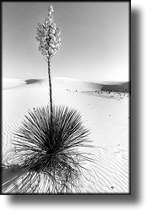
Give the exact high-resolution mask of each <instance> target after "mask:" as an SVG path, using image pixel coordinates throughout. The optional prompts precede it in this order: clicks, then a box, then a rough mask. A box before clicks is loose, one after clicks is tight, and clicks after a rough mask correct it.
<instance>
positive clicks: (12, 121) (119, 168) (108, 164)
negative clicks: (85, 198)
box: [2, 78, 129, 193]
mask: <svg viewBox="0 0 146 210" xmlns="http://www.w3.org/2000/svg"><path fill="white" fill-rule="evenodd" d="M17 81H18V80H17ZM21 82H23V83H21ZM14 83H15V88H13V87H14V84H10V83H9V85H8V86H9V89H8V88H5V89H4V91H3V141H2V146H3V147H2V152H3V162H4V163H5V162H6V161H8V160H7V154H8V152H9V151H10V150H11V149H12V147H13V145H12V139H13V133H14V132H15V130H16V129H17V128H18V127H19V125H20V123H21V122H22V120H23V118H24V115H25V114H26V113H27V111H28V109H33V107H39V106H44V105H46V104H47V103H48V101H49V91H48V86H49V84H48V80H47V79H44V78H42V79H36V80H35V79H32V80H25V81H23V80H22V81H21V80H20V81H18V84H23V85H21V86H20V85H19V87H18V85H17V87H16V83H17V82H16V80H14ZM24 84H25V85H24ZM118 84H119V83H118ZM118 84H114V85H116V87H118ZM105 85H108V86H109V84H96V83H90V82H83V81H75V80H69V79H63V78H53V101H54V103H55V104H58V105H67V106H69V107H73V108H76V109H77V110H78V111H79V112H80V113H81V115H82V121H83V123H84V125H85V126H86V127H88V128H89V130H90V136H89V137H90V139H91V140H92V142H93V145H94V146H95V148H94V149H91V150H90V149H88V152H91V153H92V155H93V156H94V160H95V163H93V164H91V163H90V164H87V165H86V168H88V169H89V170H90V172H91V173H90V174H84V176H83V177H82V183H81V185H80V186H79V189H78V190H79V192H91V193H128V192H129V165H128V163H129V108H128V107H129V97H127V96H126V97H123V98H121V100H118V97H117V93H116V92H115V93H114V96H115V97H114V100H113V99H111V98H105V97H102V94H101V97H99V95H98V97H97V96H96V95H94V94H93V95H92V94H88V93H86V92H88V91H90V92H92V91H95V90H97V88H98V90H99V94H100V91H101V90H103V88H105ZM112 85H113V83H112ZM122 85H124V84H119V87H118V89H116V90H117V91H119V90H120V91H121V86H122ZM8 86H7V87H8ZM5 87H6V86H5ZM10 87H12V88H10ZM112 87H113V86H112ZM114 87H115V86H114ZM110 88H111V87H110ZM124 88H125V86H124ZM5 90H6V91H5ZM69 90H70V91H69ZM76 90H77V92H76ZM82 91H83V92H82ZM112 91H113V92H114V91H115V89H114V90H113V89H112ZM85 177H86V178H85Z"/></svg>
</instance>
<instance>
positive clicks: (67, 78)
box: [1, 1, 131, 195]
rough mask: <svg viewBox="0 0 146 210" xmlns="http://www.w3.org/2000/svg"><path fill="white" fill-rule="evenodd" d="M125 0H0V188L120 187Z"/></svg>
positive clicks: (125, 155)
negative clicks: (0, 103) (0, 72)
mask: <svg viewBox="0 0 146 210" xmlns="http://www.w3.org/2000/svg"><path fill="white" fill-rule="evenodd" d="M129 46H130V1H123V2H122V1H107V2H106V1H95V2H90V1H87V2H86V1H85V2H72V1H70V2H53V1H52V2H51V1H50V2H49V1H48V2H41V1H36V2H35V1H34V2H23V1H21V2H13V1H11V2H10V1H8V2H2V138H1V148H2V149H1V150H2V151H1V153H2V157H1V159H2V160H1V164H2V172H1V173H2V174H1V175H2V186H1V191H2V192H1V193H2V194H4V195H5V194H6V195H7V194H8V195H11V194H14V195H15V194H30V195H31V194H79V195H80V194H97V195H98V194H123V195H125V194H130V164H131V162H130V49H129V48H130V47H129Z"/></svg>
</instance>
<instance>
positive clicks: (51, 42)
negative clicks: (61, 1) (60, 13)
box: [36, 6, 61, 58]
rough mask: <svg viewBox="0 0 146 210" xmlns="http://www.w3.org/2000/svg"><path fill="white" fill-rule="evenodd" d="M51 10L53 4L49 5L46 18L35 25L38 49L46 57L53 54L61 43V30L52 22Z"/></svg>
mask: <svg viewBox="0 0 146 210" xmlns="http://www.w3.org/2000/svg"><path fill="white" fill-rule="evenodd" d="M53 12H54V11H53V6H49V8H48V16H47V18H45V20H44V21H43V24H40V23H38V26H37V36H36V40H37V41H39V50H40V51H41V53H42V54H43V56H45V57H46V58H51V57H52V56H53V55H55V54H56V52H57V51H58V50H59V48H60V45H61V31H60V29H59V28H58V27H57V26H56V24H55V22H54V19H53Z"/></svg>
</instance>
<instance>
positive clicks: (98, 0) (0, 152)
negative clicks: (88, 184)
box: [0, 0, 132, 202]
mask: <svg viewBox="0 0 146 210" xmlns="http://www.w3.org/2000/svg"><path fill="white" fill-rule="evenodd" d="M5 2H26V3H30V2H40V1H1V4H0V11H1V27H0V32H1V57H0V61H1V71H0V77H1V80H0V85H1V98H0V100H1V101H0V102H1V103H0V106H1V107H0V108H1V109H0V111H1V119H0V120H1V121H0V122H1V126H0V131H1V143H2V17H3V15H2V12H3V11H2V4H3V3H5ZM41 2H42V3H43V2H46V1H41ZM49 2H67V3H70V2H82V3H83V2H101V3H102V2H107V3H112V2H115V3H119V2H127V3H128V4H129V5H128V7H129V19H128V22H129V114H130V120H129V192H128V193H56V194H53V193H45V194H43V193H37V194H36V193H31V194H28V193H23V194H19V193H12V194H9V193H2V187H1V185H2V163H1V162H0V195H11V196H13V195H18V196H19V198H20V202H21V195H27V196H30V195H32V196H33V197H34V195H35V197H36V195H43V196H48V195H50V196H51V197H52V196H53V197H54V198H55V197H56V198H55V199H54V198H53V197H52V198H53V200H54V202H56V201H57V199H58V195H63V197H64V202H66V201H65V199H68V197H66V196H68V195H70V196H74V197H76V196H78V195H85V199H86V196H89V195H96V196H97V195H108V196H110V197H111V198H112V196H114V195H122V197H123V196H124V197H125V196H126V195H132V191H131V189H132V177H131V165H132V163H131V160H132V155H131V154H132V151H131V147H132V146H131V127H132V126H131V0H109V1H107V0H103V1H102V0H97V1H49ZM0 146H1V145H0ZM0 157H2V147H0ZM1 160H2V158H1ZM1 160H0V161H1ZM65 197H66V198H65ZM70 198H71V197H70ZM13 200H15V196H14V197H13ZM16 200H17V199H16ZM22 200H23V199H22ZM28 200H29V199H28ZM93 200H94V198H93Z"/></svg>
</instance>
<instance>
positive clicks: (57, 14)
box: [2, 1, 130, 82]
mask: <svg viewBox="0 0 146 210" xmlns="http://www.w3.org/2000/svg"><path fill="white" fill-rule="evenodd" d="M49 4H51V5H53V7H54V20H55V23H56V24H57V27H59V28H60V29H61V33H62V45H61V48H60V50H59V51H58V52H57V53H56V54H55V55H54V57H53V58H52V59H51V74H52V76H55V77H69V78H74V79H80V80H87V81H95V82H96V81H129V27H130V26H129V5H128V2H98V1H96V2H47V3H46V2H3V3H2V75H3V78H20V79H30V78H42V77H47V63H46V61H45V60H44V58H43V56H42V54H41V53H40V51H39V50H38V44H39V43H38V42H37V41H36V39H35V37H36V27H37V23H42V22H43V20H44V18H45V17H46V16H47V9H48V5H49Z"/></svg>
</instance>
